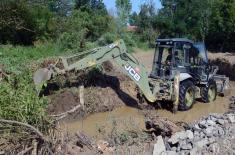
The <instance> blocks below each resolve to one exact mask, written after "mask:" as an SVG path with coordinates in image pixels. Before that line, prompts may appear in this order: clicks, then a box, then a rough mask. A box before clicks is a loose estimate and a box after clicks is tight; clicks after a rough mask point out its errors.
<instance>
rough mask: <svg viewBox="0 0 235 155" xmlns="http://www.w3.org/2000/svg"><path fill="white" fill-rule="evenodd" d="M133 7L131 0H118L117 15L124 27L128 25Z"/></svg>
mask: <svg viewBox="0 0 235 155" xmlns="http://www.w3.org/2000/svg"><path fill="white" fill-rule="evenodd" d="M131 7H132V6H131V2H130V0H116V8H117V15H118V19H119V22H120V23H119V24H120V25H121V26H122V27H124V26H127V23H128V22H129V16H130V13H131Z"/></svg>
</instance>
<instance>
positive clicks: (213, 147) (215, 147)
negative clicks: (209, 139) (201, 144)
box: [209, 143, 220, 154]
mask: <svg viewBox="0 0 235 155" xmlns="http://www.w3.org/2000/svg"><path fill="white" fill-rule="evenodd" d="M209 151H210V152H211V153H213V154H219V152H220V146H219V144H218V143H213V144H211V145H210V146H209Z"/></svg>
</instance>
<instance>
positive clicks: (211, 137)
mask: <svg viewBox="0 0 235 155" xmlns="http://www.w3.org/2000/svg"><path fill="white" fill-rule="evenodd" d="M234 101H235V98H233V102H232V103H231V106H233V107H235V106H234V105H235V102H234ZM162 140H163V141H164V143H161V141H162ZM157 150H160V151H157ZM159 152H160V153H159ZM174 154H181V155H198V154H235V109H234V108H233V109H232V110H231V112H229V113H227V114H224V115H220V114H210V115H209V116H208V117H203V118H202V119H200V120H199V121H197V122H195V123H192V124H189V125H188V126H187V127H186V128H185V130H184V131H180V132H177V133H175V134H173V135H172V136H171V137H164V138H163V137H162V136H158V137H157V143H156V144H155V145H154V151H153V155H174Z"/></svg>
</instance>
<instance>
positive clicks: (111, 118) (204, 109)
mask: <svg viewBox="0 0 235 155" xmlns="http://www.w3.org/2000/svg"><path fill="white" fill-rule="evenodd" d="M231 85H232V91H231V94H230V96H231V95H233V94H234V93H233V92H234V91H235V87H234V86H235V82H231ZM229 98H230V97H219V96H218V97H217V99H216V101H215V102H213V103H209V104H205V103H201V102H196V103H195V104H194V106H193V108H192V109H191V110H189V111H186V112H177V114H173V113H172V112H170V111H168V110H165V109H157V110H154V111H152V112H156V113H157V114H158V115H159V116H162V117H166V118H168V119H170V120H172V121H174V122H187V123H190V122H193V121H196V120H198V119H199V118H201V117H202V116H207V115H208V114H210V113H220V114H222V113H225V112H227V111H228V109H229ZM144 119H145V118H144V115H143V111H142V110H139V109H137V108H135V107H129V106H123V107H121V108H117V109H115V110H113V111H111V112H103V113H96V114H92V115H90V116H88V117H86V118H84V119H82V120H78V121H73V122H66V123H62V128H64V129H65V130H66V131H68V132H69V133H75V132H77V131H83V132H85V133H86V134H88V135H90V136H92V137H94V136H95V137H100V136H102V132H106V133H109V132H111V131H112V129H113V128H114V127H116V128H118V130H128V128H130V127H132V128H133V127H134V128H139V130H144V129H145V125H144V121H145V120H144Z"/></svg>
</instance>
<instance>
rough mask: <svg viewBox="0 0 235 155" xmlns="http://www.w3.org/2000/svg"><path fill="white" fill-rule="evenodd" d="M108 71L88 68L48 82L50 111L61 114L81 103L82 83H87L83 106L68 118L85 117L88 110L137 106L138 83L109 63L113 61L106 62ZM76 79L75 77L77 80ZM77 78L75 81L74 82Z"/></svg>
mask: <svg viewBox="0 0 235 155" xmlns="http://www.w3.org/2000/svg"><path fill="white" fill-rule="evenodd" d="M103 68H104V70H105V71H103V72H100V71H97V70H87V71H85V72H83V73H82V74H81V73H78V74H80V75H79V79H77V77H76V76H78V75H77V74H75V73H71V74H70V75H66V78H67V79H65V77H59V80H58V79H56V80H58V81H59V82H58V81H57V82H55V81H56V80H54V81H53V83H49V87H51V88H47V89H46V91H45V95H47V97H48V99H49V102H50V104H49V106H48V108H47V112H48V113H49V114H51V115H58V114H61V113H63V112H66V111H69V110H71V109H72V108H73V107H75V106H77V105H80V98H79V85H81V83H83V85H84V87H85V88H84V100H85V103H84V109H83V108H80V109H79V110H78V111H77V112H75V113H74V114H72V115H69V117H67V118H66V120H73V119H79V118H83V117H84V116H87V115H88V114H92V113H98V112H107V111H112V110H113V109H114V108H118V107H121V106H124V105H125V106H131V107H136V106H137V100H136V97H135V96H136V91H135V84H134V83H133V82H132V81H131V80H130V79H129V77H127V76H125V75H123V74H122V73H120V71H118V70H115V69H113V68H112V67H110V64H105V65H103ZM75 79H76V80H77V81H76V80H75ZM74 81H76V82H74Z"/></svg>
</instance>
